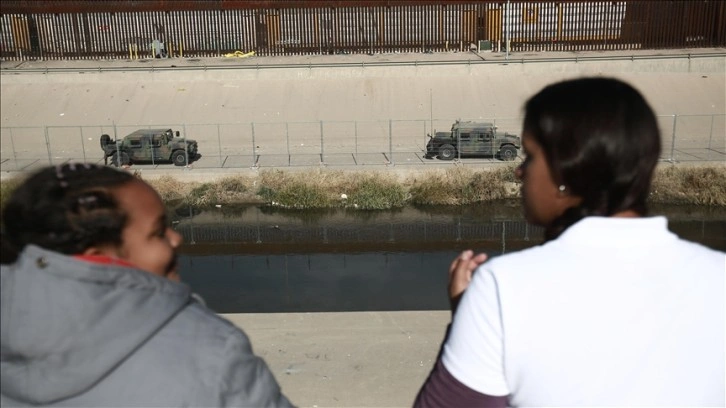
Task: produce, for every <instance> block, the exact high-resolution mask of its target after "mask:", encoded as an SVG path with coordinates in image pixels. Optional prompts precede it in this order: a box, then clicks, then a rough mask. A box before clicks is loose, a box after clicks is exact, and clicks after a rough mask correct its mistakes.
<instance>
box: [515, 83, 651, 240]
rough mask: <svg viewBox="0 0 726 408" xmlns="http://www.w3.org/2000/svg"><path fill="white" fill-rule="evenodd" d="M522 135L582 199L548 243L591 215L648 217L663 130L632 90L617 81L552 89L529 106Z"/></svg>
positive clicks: (549, 232) (550, 231)
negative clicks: (624, 213)
mask: <svg viewBox="0 0 726 408" xmlns="http://www.w3.org/2000/svg"><path fill="white" fill-rule="evenodd" d="M524 131H525V132H527V133H528V135H530V136H532V137H533V139H534V140H535V141H536V142H537V143H538V144H539V145H540V146H541V147H542V149H543V151H544V154H545V157H546V158H547V162H548V164H549V167H550V170H551V172H552V175H553V177H554V179H555V182H556V183H558V184H559V185H564V186H565V187H566V189H567V191H568V192H569V193H570V194H573V195H575V196H579V197H581V198H582V203H581V204H580V205H579V206H577V207H573V208H569V209H567V210H566V211H565V212H564V213H563V214H562V215H561V216H560V217H559V218H557V219H556V220H554V222H553V223H552V224H551V225H549V226H546V228H545V230H546V232H545V238H546V239H547V240H549V239H554V238H556V237H557V236H559V235H560V234H561V233H562V232H563V231H564V230H565V229H567V228H568V227H569V226H570V225H572V224H574V223H576V222H577V221H579V220H581V219H582V218H584V217H587V216H592V215H599V216H610V215H613V214H616V213H618V212H622V211H625V210H633V211H635V212H636V213H638V214H640V215H641V216H642V215H646V214H647V212H648V209H647V205H646V199H647V197H648V193H649V190H650V183H651V179H652V176H653V170H654V169H655V166H656V164H657V162H658V157H659V156H660V149H661V142H660V131H659V130H658V124H657V122H656V118H655V114H654V113H653V110H652V109H651V107H650V106H649V105H648V103H647V102H646V101H645V99H644V98H643V96H642V95H641V94H640V93H639V92H638V91H637V90H636V89H634V88H633V87H632V86H630V85H628V84H626V83H624V82H622V81H620V80H617V79H613V78H581V79H575V80H568V81H563V82H559V83H556V84H553V85H549V86H547V87H545V88H544V89H543V90H542V91H540V92H539V93H537V94H536V95H534V96H533V97H532V98H531V99H529V101H527V103H526V104H525V118H524Z"/></svg>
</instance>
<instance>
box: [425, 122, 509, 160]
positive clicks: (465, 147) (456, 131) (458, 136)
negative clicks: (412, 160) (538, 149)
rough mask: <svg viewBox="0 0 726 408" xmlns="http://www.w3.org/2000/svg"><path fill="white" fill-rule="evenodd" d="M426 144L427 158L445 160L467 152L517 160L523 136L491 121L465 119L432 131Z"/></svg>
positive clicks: (464, 154)
mask: <svg viewBox="0 0 726 408" xmlns="http://www.w3.org/2000/svg"><path fill="white" fill-rule="evenodd" d="M429 137H430V139H429V142H428V143H427V144H426V154H425V155H424V157H426V158H427V159H430V158H433V157H437V156H438V158H439V159H441V160H452V159H454V158H455V157H457V155H460V156H461V157H463V156H497V157H499V158H500V159H501V160H506V161H510V160H514V159H515V158H516V157H517V154H518V153H517V149H519V148H520V147H522V141H521V139H520V138H519V136H517V135H514V134H510V133H507V132H499V131H497V127H496V126H494V124H493V123H489V122H461V121H458V120H457V121H456V122H454V124H453V125H451V131H450V132H436V133H435V135H434V136H433V137H432V136H431V135H429Z"/></svg>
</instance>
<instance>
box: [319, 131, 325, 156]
mask: <svg viewBox="0 0 726 408" xmlns="http://www.w3.org/2000/svg"><path fill="white" fill-rule="evenodd" d="M323 144H324V139H323V121H322V120H321V121H320V164H324V163H325V159H324V158H323V157H324V156H323Z"/></svg>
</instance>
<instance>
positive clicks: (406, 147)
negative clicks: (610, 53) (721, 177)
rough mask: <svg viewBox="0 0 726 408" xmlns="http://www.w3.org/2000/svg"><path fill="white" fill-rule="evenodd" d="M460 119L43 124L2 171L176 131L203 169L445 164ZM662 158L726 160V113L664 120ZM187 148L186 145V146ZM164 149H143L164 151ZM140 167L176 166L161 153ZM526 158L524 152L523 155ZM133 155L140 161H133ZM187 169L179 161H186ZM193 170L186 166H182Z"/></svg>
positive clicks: (6, 150)
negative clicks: (143, 133) (142, 132)
mask: <svg viewBox="0 0 726 408" xmlns="http://www.w3.org/2000/svg"><path fill="white" fill-rule="evenodd" d="M455 121H456V119H433V118H431V119H420V120H394V119H391V120H387V121H316V122H253V123H216V124H215V123H212V124H188V123H187V124H185V123H181V124H180V123H176V124H174V123H169V124H162V125H153V126H150V125H140V124H131V125H97V126H37V127H2V128H0V162H1V163H0V170H2V171H29V170H33V169H35V168H37V167H40V166H45V165H54V164H59V163H64V162H68V161H83V162H97V163H105V162H106V161H107V159H106V160H105V158H104V157H105V155H104V151H103V149H102V148H101V135H104V134H107V135H109V138H110V140H112V141H118V142H119V143H117V145H116V146H117V147H116V148H117V149H120V146H121V143H120V141H121V140H123V138H124V136H126V135H128V134H130V133H132V132H134V131H136V130H138V129H152V128H154V129H172V130H173V131H179V133H180V137H181V138H182V139H185V140H192V139H193V140H195V141H196V142H197V143H198V146H199V153H200V154H199V155H198V156H197V157H190V158H189V162H188V163H186V164H188V166H192V167H196V168H244V167H247V168H250V167H251V168H273V167H296V166H297V167H300V166H302V167H307V166H336V167H339V166H352V167H355V166H392V165H413V164H418V165H422V164H423V165H426V164H434V163H439V164H440V163H443V161H442V160H439V159H435V158H433V159H428V158H426V157H424V156H425V153H426V144H427V142H428V139H429V137H428V135H433V134H434V133H435V132H436V131H449V130H450V129H451V126H452V123H454V122H455ZM475 121H476V122H490V123H492V124H493V125H494V126H496V128H497V129H498V130H499V131H502V132H508V133H514V134H517V135H519V134H521V123H522V118H519V117H503V118H482V119H476V120H475ZM658 123H659V126H660V129H661V134H662V138H663V140H662V146H663V149H662V153H661V159H662V160H666V161H671V162H688V161H693V162H697V161H724V160H726V115H724V114H716V115H659V116H658ZM181 145H185V144H183V143H182V144H181ZM158 147H159V146H155V145H152V144H151V143H149V144H147V145H142V146H137V147H135V148H138V149H149V150H153V149H157V148H158ZM147 153H149V154H147V155H145V156H146V157H149V158H150V159H149V160H145V161H138V160H133V158H132V163H133V164H134V166H139V167H142V168H143V167H149V166H151V167H158V166H170V168H173V167H174V165H173V163H172V161H171V157H168V159H169V160H166V159H167V157H166V156H169V154H168V153H167V154H166V156H164V155H163V154H161V153H159V152H157V151H154V152H147ZM520 155H521V153H520ZM132 157H133V156H132ZM455 159H456V160H454V162H457V163H464V164H468V163H473V164H477V163H487V162H494V163H500V160H499V159H498V158H497V157H496V156H482V157H476V156H474V157H467V158H465V159H462V158H461V154H460V153H459V152H457V154H456V157H455ZM178 164H179V163H178ZM181 164H185V163H181Z"/></svg>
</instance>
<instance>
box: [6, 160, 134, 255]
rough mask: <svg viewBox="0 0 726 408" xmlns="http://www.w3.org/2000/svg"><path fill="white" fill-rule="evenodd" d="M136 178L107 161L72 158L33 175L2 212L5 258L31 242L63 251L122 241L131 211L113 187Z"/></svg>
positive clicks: (16, 191)
mask: <svg viewBox="0 0 726 408" xmlns="http://www.w3.org/2000/svg"><path fill="white" fill-rule="evenodd" d="M132 180H135V177H134V176H133V175H131V174H129V173H127V172H125V171H120V170H116V169H113V168H111V167H106V166H97V165H94V164H84V163H67V164H63V165H58V166H52V167H45V168H43V169H41V170H39V171H37V172H36V173H34V174H32V175H31V176H30V177H28V178H27V179H26V180H25V181H24V182H23V183H22V184H21V185H19V186H18V187H17V188H16V189H15V191H13V193H12V195H11V196H10V197H9V198H8V201H7V203H6V205H5V209H4V211H3V214H2V219H3V234H2V248H3V251H2V252H3V253H2V255H3V259H2V263H10V262H13V261H14V260H15V259H16V257H17V254H18V253H19V252H20V251H22V249H23V248H24V247H25V246H26V245H28V244H34V245H37V246H40V247H42V248H46V249H49V250H52V251H57V252H60V253H63V254H68V255H71V254H80V253H83V252H84V251H85V250H86V249H88V248H89V247H91V246H95V245H104V244H111V245H119V244H121V232H122V230H123V227H124V225H125V224H126V214H125V213H124V212H123V211H122V210H121V209H120V208H119V207H118V204H117V201H116V199H115V198H114V196H113V194H112V190H113V189H114V188H116V187H118V186H120V185H123V184H125V183H128V182H130V181H132Z"/></svg>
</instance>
